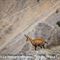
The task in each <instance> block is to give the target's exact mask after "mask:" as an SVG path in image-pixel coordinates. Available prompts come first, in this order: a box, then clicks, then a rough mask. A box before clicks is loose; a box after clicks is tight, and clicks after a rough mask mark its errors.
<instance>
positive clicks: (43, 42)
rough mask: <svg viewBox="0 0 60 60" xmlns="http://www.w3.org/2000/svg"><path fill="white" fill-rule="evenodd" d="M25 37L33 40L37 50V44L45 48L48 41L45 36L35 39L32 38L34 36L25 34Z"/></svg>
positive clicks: (32, 42)
mask: <svg viewBox="0 0 60 60" xmlns="http://www.w3.org/2000/svg"><path fill="white" fill-rule="evenodd" d="M25 37H26V38H27V40H29V41H30V42H31V44H32V45H33V46H34V47H35V50H36V48H37V46H39V47H41V48H42V47H43V48H45V47H44V45H45V43H47V42H46V41H45V39H43V38H35V39H32V38H30V37H29V36H27V35H25Z"/></svg>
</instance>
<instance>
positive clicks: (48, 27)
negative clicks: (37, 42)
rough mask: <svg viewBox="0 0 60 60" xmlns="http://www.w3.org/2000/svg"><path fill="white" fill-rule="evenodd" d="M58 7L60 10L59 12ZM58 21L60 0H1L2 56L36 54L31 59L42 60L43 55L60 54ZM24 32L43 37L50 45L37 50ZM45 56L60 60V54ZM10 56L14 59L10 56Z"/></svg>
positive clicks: (0, 50) (0, 40)
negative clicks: (53, 56) (54, 56)
mask: <svg viewBox="0 0 60 60" xmlns="http://www.w3.org/2000/svg"><path fill="white" fill-rule="evenodd" d="M56 9H58V10H59V12H58V13H56ZM57 21H60V1H59V0H40V1H39V2H37V0H33V1H32V0H13V1H12V0H1V1H0V55H28V56H29V55H30V56H31V55H32V56H33V57H32V58H31V59H30V60H39V58H40V57H39V55H40V54H45V55H46V54H47V55H48V54H50V53H51V54H54V53H55V55H56V54H59V53H60V28H59V27H58V26H57V25H56V22H57ZM24 34H27V35H29V36H30V37H32V38H38V37H43V38H44V39H45V40H46V41H47V42H48V44H47V45H46V47H47V48H46V49H41V48H39V47H38V48H37V51H35V50H34V47H33V46H32V44H31V43H30V42H26V37H25V36H24ZM34 56H35V57H34ZM0 57H1V56H0ZM25 57H26V56H25ZM25 57H24V58H25ZM42 57H43V58H42V59H41V60H55V59H56V60H60V58H59V57H58V58H54V59H53V58H52V59H51V58H46V57H45V56H42ZM9 59H11V58H6V60H9ZM1 60H3V58H1ZM4 60H5V59H4ZM12 60H13V59H12ZM15 60H20V59H19V58H17V59H15ZM22 60H25V59H22ZM26 60H29V59H26Z"/></svg>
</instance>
